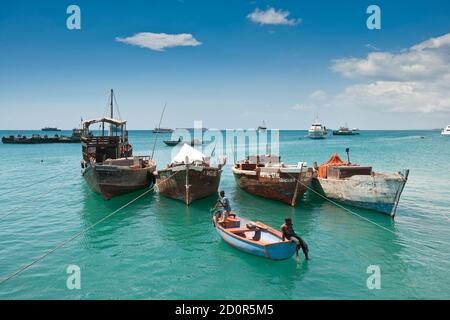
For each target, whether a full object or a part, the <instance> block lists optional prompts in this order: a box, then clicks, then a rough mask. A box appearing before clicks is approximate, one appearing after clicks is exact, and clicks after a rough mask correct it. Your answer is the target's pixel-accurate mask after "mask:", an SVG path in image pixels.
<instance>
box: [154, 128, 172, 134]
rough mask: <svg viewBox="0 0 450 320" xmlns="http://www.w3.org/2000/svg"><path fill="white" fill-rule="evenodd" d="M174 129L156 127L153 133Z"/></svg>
mask: <svg viewBox="0 0 450 320" xmlns="http://www.w3.org/2000/svg"><path fill="white" fill-rule="evenodd" d="M172 132H173V129H169V128H155V129H153V133H172Z"/></svg>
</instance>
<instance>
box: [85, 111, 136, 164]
mask: <svg viewBox="0 0 450 320" xmlns="http://www.w3.org/2000/svg"><path fill="white" fill-rule="evenodd" d="M97 123H98V124H99V130H93V131H91V130H90V127H91V126H92V125H94V124H97ZM105 124H106V125H107V124H109V130H107V128H105ZM82 130H83V132H82V137H81V144H82V153H83V160H84V161H85V162H90V161H95V162H97V163H102V162H104V161H105V160H106V159H119V158H126V157H131V156H132V155H133V150H132V147H131V145H130V144H129V143H128V131H127V130H126V121H122V120H117V119H112V118H100V119H94V120H88V121H84V122H83V129H82ZM105 130H107V131H105ZM95 133H98V134H97V135H95Z"/></svg>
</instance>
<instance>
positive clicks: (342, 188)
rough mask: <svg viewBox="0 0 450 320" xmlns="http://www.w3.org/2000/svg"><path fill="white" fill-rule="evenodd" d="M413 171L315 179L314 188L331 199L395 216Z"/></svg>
mask: <svg viewBox="0 0 450 320" xmlns="http://www.w3.org/2000/svg"><path fill="white" fill-rule="evenodd" d="M408 174H409V171H408V170H406V171H405V172H404V173H395V174H377V173H375V174H373V175H355V176H352V177H350V178H345V179H322V178H314V181H313V187H314V189H315V190H317V191H318V192H320V193H321V194H323V195H324V196H326V197H327V198H329V199H332V200H335V201H339V202H342V203H345V204H349V205H352V206H355V207H360V208H364V209H369V210H374V211H378V212H381V213H385V214H388V215H390V216H392V217H393V216H395V213H396V210H397V206H398V202H399V200H400V196H401V194H402V192H403V188H404V186H405V184H406V181H407V180H408Z"/></svg>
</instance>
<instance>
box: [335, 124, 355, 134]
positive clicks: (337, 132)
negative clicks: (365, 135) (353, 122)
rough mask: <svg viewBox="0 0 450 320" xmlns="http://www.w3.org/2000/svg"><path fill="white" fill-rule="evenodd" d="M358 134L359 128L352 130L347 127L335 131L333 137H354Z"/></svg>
mask: <svg viewBox="0 0 450 320" xmlns="http://www.w3.org/2000/svg"><path fill="white" fill-rule="evenodd" d="M358 134H359V131H358V129H357V128H354V129H352V130H350V129H349V128H348V126H347V125H345V126H343V127H340V128H339V130H333V136H354V135H358Z"/></svg>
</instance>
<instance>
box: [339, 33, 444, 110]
mask: <svg viewBox="0 0 450 320" xmlns="http://www.w3.org/2000/svg"><path fill="white" fill-rule="evenodd" d="M332 70H333V71H335V72H338V73H340V74H341V75H343V76H344V77H346V78H350V79H359V80H363V81H364V83H359V84H354V85H351V86H348V87H347V88H346V89H345V90H344V91H343V92H342V93H340V94H338V95H337V96H335V97H333V98H332V99H333V104H335V105H345V106H353V107H359V108H361V107H364V108H376V109H380V108H382V109H383V110H387V111H393V112H419V113H431V112H450V94H449V92H450V33H449V34H446V35H444V36H442V37H437V38H432V39H429V40H426V41H424V42H421V43H419V44H417V45H414V46H412V47H410V48H408V49H405V50H402V51H400V52H394V53H392V52H372V53H370V54H368V56H367V57H366V58H353V57H352V58H343V59H338V60H335V61H333V65H332Z"/></svg>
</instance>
